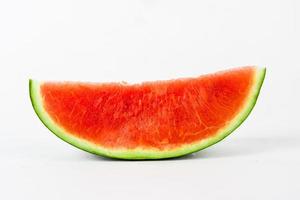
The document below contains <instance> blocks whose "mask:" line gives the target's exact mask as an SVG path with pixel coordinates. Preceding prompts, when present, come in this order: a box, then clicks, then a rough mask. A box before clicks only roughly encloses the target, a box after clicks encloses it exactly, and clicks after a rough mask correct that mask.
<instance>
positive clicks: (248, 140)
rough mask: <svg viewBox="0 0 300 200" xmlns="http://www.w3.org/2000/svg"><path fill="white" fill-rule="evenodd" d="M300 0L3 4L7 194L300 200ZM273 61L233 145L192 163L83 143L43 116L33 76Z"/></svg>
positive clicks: (151, 76) (0, 129) (155, 74)
mask: <svg viewBox="0 0 300 200" xmlns="http://www.w3.org/2000/svg"><path fill="white" fill-rule="evenodd" d="M299 25H300V3H299V1H297V0H270V1H267V0H251V1H250V0H249V1H241V0H227V1H222V0H203V1H188V0H187V1H175V0H169V1H166V0H136V1H134V0H133V1H124V0H123V1H122V0H120V1H114V0H111V1H99V0H95V1H89V0H87V1H79V0H73V1H72V0H69V1H68V0H52V1H41V0H35V1H34V0H27V1H24V0H9V1H8V0H0V75H1V78H0V95H1V98H0V124H1V126H0V158H1V160H0V188H1V189H0V199H26V200H27V199H30V200H34V199H44V200H48V199H49V200H50V199H51V200H56V199H132V200H134V199H205V200H210V199H237V200H240V199H251V200H253V199H264V200H266V199H272V200H275V199H289V200H292V199H300V182H299V180H300V135H299V131H300V128H299V122H300V117H299V112H300V109H299V102H300V95H299V86H300V56H299V54H300V49H299V45H300V44H299V43H300V40H299V36H300V28H299ZM243 65H259V66H266V67H267V69H268V72H267V77H266V80H265V84H264V86H263V89H262V93H261V96H260V98H259V100H258V103H257V106H256V107H255V109H254V111H253V112H252V114H251V115H250V117H249V118H248V119H247V120H246V122H245V123H244V124H243V125H242V126H241V127H240V128H239V129H238V130H237V131H235V132H234V133H233V134H232V135H231V136H230V137H228V138H226V140H224V141H222V142H221V143H219V144H217V145H215V146H213V147H211V148H208V149H206V150H204V151H202V152H199V153H196V154H194V155H191V156H187V157H184V158H180V159H174V160H164V161H135V162H129V161H116V160H109V159H103V158H101V157H97V156H93V155H90V154H87V153H85V152H82V151H80V150H77V149H75V148H73V147H72V146H70V145H68V144H66V143H64V142H63V141H61V140H59V139H58V138H56V137H55V136H54V135H53V134H51V133H50V132H49V131H48V130H47V129H46V128H45V127H44V126H43V125H42V123H40V121H39V120H38V118H37V117H36V115H35V114H34V112H33V109H32V107H31V104H30V100H29V96H28V79H29V78H37V79H52V80H53V79H54V80H81V81H120V80H124V81H129V82H137V81H144V80H157V79H168V78H176V77H186V76H197V75H199V74H202V73H208V72H214V71H217V70H221V69H226V68H230V67H234V66H243Z"/></svg>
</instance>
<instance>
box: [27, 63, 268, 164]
mask: <svg viewBox="0 0 300 200" xmlns="http://www.w3.org/2000/svg"><path fill="white" fill-rule="evenodd" d="M255 69H256V73H255V77H254V82H253V86H252V88H251V90H250V92H249V96H248V97H247V98H246V99H247V100H246V101H245V104H244V106H243V108H242V109H241V110H240V112H239V113H238V114H237V115H236V116H235V117H234V118H233V119H232V120H231V121H230V122H229V123H228V124H227V125H226V126H225V127H224V128H222V129H220V130H219V131H218V132H217V133H216V134H215V135H214V136H211V137H210V138H206V139H202V140H200V141H197V142H194V143H191V144H184V145H182V146H179V147H177V148H174V149H170V150H158V149H154V148H153V149H151V148H147V149H146V148H135V149H126V148H118V149H110V148H106V147H103V146H100V145H97V144H94V143H92V142H90V141H87V140H84V139H81V138H78V137H76V136H74V135H72V134H71V133H69V132H68V131H66V130H65V129H63V128H62V127H61V126H59V125H58V124H57V123H55V122H54V121H53V120H52V119H51V117H50V115H49V114H48V113H47V111H46V110H45V109H44V106H43V101H42V96H41V93H40V85H41V84H42V82H39V81H36V80H29V91H30V98H31V102H32V105H33V108H34V110H35V112H36V114H37V115H38V117H39V118H40V120H41V121H42V122H43V124H44V125H45V126H46V127H47V128H48V129H49V130H50V131H52V132H53V133H54V134H55V135H56V136H58V137H59V138H61V139H62V140H64V141H65V142H67V143H69V144H71V145H73V146H75V147H77V148H79V149H82V150H84V151H87V152H90V153H93V154H97V155H101V156H106V157H112V158H119V159H131V160H138V159H163V158H172V157H178V156H183V155H186V154H190V153H193V152H196V151H199V150H202V149H204V148H207V147H209V146H211V145H213V144H215V143H217V142H219V141H221V140H223V139H224V138H225V137H226V136H228V135H229V134H230V133H232V132H233V131H234V130H235V129H236V128H238V127H239V126H240V125H241V124H242V123H243V121H244V120H245V119H246V118H247V117H248V115H249V114H250V112H251V111H252V109H253V107H254V105H255V103H256V101H257V98H258V95H259V92H260V89H261V86H262V83H263V81H264V78H265V74H266V69H265V68H259V67H256V68H255Z"/></svg>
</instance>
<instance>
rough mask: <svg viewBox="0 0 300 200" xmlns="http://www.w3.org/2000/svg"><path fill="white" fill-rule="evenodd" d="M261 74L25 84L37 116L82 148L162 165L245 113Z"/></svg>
mask: <svg viewBox="0 0 300 200" xmlns="http://www.w3.org/2000/svg"><path fill="white" fill-rule="evenodd" d="M265 72H266V70H265V68H258V67H242V68H236V69H231V70H227V71H223V72H218V73H215V74H209V75H203V76H200V77H197V78H185V79H175V80H168V81H156V82H145V83H141V84H123V83H83V82H44V81H36V80H30V81H29V89H30V97H31V101H32V105H33V107H34V110H35V112H36V113H37V115H38V117H39V118H40V119H41V121H42V122H43V123H44V124H45V125H46V127H48V128H49V129H50V130H51V131H52V132H53V133H54V134H55V135H57V136H58V137H59V138H61V139H63V140H64V141H66V142H68V143H70V144H72V145H73V146H76V147H78V148H80V149H82V150H85V151H88V152H90V153H94V154H97V155H102V156H107V157H113V158H121V159H162V158H171V157H178V156H182V155H186V154H189V153H192V152H195V151H199V150H201V149H204V148H206V147H208V146H210V145H212V144H215V143H217V142H218V141H220V140H222V139H223V138H225V137H226V136H227V135H229V134H230V133H231V132H232V131H234V130H235V129H236V128H237V127H238V126H239V125H240V124H241V123H242V122H243V121H244V120H245V119H246V118H247V116H248V115H249V113H250V112H251V110H252V108H253V107H254V105H255V103H256V100H257V97H258V95H259V92H260V88H261V86H262V83H263V80H264V77H265Z"/></svg>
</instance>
